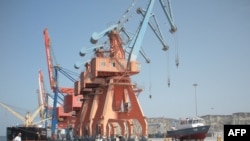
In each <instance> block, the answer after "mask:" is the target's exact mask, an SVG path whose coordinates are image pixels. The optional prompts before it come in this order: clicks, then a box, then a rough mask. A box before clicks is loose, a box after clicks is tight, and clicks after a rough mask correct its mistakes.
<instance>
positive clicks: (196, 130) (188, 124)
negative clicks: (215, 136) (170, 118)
mask: <svg viewBox="0 0 250 141" xmlns="http://www.w3.org/2000/svg"><path fill="white" fill-rule="evenodd" d="M209 128H210V125H206V124H205V120H204V119H202V118H200V117H193V118H185V119H183V118H182V119H180V120H179V121H178V122H177V123H175V124H174V126H173V127H172V130H170V131H167V137H169V138H174V139H180V140H184V139H199V140H203V139H205V138H206V135H207V132H208V130H209Z"/></svg>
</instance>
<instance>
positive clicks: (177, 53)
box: [174, 32, 180, 68]
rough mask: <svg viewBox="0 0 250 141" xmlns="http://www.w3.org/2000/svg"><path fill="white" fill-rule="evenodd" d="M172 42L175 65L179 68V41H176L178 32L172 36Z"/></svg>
mask: <svg viewBox="0 0 250 141" xmlns="http://www.w3.org/2000/svg"><path fill="white" fill-rule="evenodd" d="M174 40H175V65H176V67H177V68H178V67H179V63H180V62H179V61H180V60H179V39H178V32H176V33H175V34H174Z"/></svg>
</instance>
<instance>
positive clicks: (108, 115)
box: [44, 0, 179, 140]
mask: <svg viewBox="0 0 250 141" xmlns="http://www.w3.org/2000/svg"><path fill="white" fill-rule="evenodd" d="M135 2H136V1H133V2H132V4H131V5H130V7H129V8H128V9H127V10H126V12H125V13H124V15H123V16H122V19H120V20H119V21H118V22H117V23H116V24H113V25H111V26H109V27H108V28H106V29H104V30H103V31H101V32H100V33H97V32H94V33H93V34H92V36H91V39H90V42H91V43H92V44H95V45H94V46H93V47H90V48H83V49H81V51H80V55H81V56H84V55H86V53H88V52H89V51H90V50H91V51H92V50H93V52H94V57H93V58H92V59H91V60H90V61H88V62H82V63H80V64H79V63H76V64H75V67H76V68H79V67H81V66H85V70H84V71H83V72H81V74H80V78H79V80H78V81H76V82H75V83H74V88H73V89H74V92H72V88H69V89H66V90H69V91H70V92H69V93H70V94H69V97H70V98H71V99H73V102H72V101H71V104H67V103H64V107H65V105H66V106H68V107H69V105H70V108H68V110H67V112H65V111H64V112H65V114H66V118H65V119H72V118H71V117H72V113H71V112H72V111H74V107H73V104H72V103H74V99H76V98H79V97H81V105H80V106H79V104H78V105H76V107H75V108H77V110H75V111H74V113H75V117H74V120H70V124H71V126H72V131H73V133H72V134H73V137H72V140H96V139H99V140H114V139H116V138H117V137H119V138H120V139H124V140H135V138H137V137H138V139H140V140H147V138H148V129H147V127H148V126H147V121H146V117H145V115H144V114H143V111H142V108H141V106H140V104H139V101H138V99H137V95H138V93H140V92H141V91H142V89H140V88H138V87H137V85H136V84H135V83H133V81H132V76H134V75H137V74H138V73H139V72H140V68H141V64H140V62H138V61H137V56H138V54H141V55H142V56H143V57H144V59H145V60H146V62H148V63H149V62H150V60H149V59H148V58H147V57H146V55H145V54H144V52H143V50H142V49H141V46H142V40H143V37H144V35H145V32H146V29H147V26H149V27H150V28H151V29H152V31H153V32H154V34H155V35H156V37H157V38H158V39H159V40H160V42H161V44H162V45H163V50H164V51H168V49H169V46H168V45H167V43H166V41H165V40H164V38H163V36H162V34H161V31H160V29H159V25H158V23H157V21H156V18H155V15H154V14H153V7H154V3H155V0H150V1H149V4H148V5H147V8H146V9H145V10H144V9H142V8H138V9H136V12H137V14H139V15H140V16H141V17H142V20H141V21H139V24H138V27H137V29H136V31H135V33H134V34H130V33H129V32H128V31H127V30H126V28H125V24H126V23H127V22H128V21H129V18H131V17H133V16H131V15H129V13H130V12H131V10H132V8H133V7H134V5H135ZM159 2H160V5H161V6H162V9H163V12H164V14H165V15H166V17H167V20H168V22H169V24H170V27H171V28H170V32H171V33H175V32H176V31H177V28H176V26H175V24H174V21H173V18H172V13H171V6H170V1H169V0H168V1H167V2H165V1H164V0H159ZM150 19H152V20H150ZM151 21H154V23H152V22H151ZM44 35H45V41H47V42H46V50H47V51H49V50H48V49H49V48H48V47H49V46H50V45H49V44H48V43H49V38H48V33H47V29H45V30H44ZM105 37H106V38H108V39H106V40H108V41H106V42H108V44H105V43H106V42H105V43H104V44H101V43H100V41H99V40H102V39H105ZM122 37H123V38H122ZM124 38H127V40H126V41H125V40H124ZM48 55H49V53H47V60H49V59H50V56H48ZM176 65H177V66H178V65H179V60H178V59H176ZM48 66H49V69H50V70H49V73H50V76H52V74H51V72H52V70H51V69H52V68H53V67H52V65H51V62H48ZM52 81H55V82H56V81H57V80H56V79H53V80H52V79H51V83H52ZM55 82H53V83H55ZM55 84H57V83H55ZM53 86H55V85H53ZM52 89H53V91H54V92H55V94H57V92H58V91H59V90H60V88H59V87H58V86H55V87H53V88H52ZM62 90H63V89H62ZM72 93H73V94H72ZM54 106H55V105H54ZM67 113H70V114H67ZM52 118H53V119H54V121H55V122H54V123H53V119H52V132H53V133H54V130H55V127H56V124H57V122H56V118H58V116H56V113H54V117H52ZM135 122H137V123H138V124H139V126H140V128H139V130H140V131H136V132H135ZM58 123H59V122H58ZM138 132H139V133H138Z"/></svg>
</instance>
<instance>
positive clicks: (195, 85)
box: [193, 83, 198, 116]
mask: <svg viewBox="0 0 250 141" xmlns="http://www.w3.org/2000/svg"><path fill="white" fill-rule="evenodd" d="M193 86H194V94H195V113H196V116H197V96H196V87H197V86H198V84H197V83H194V84H193Z"/></svg>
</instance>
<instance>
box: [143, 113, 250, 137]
mask: <svg viewBox="0 0 250 141" xmlns="http://www.w3.org/2000/svg"><path fill="white" fill-rule="evenodd" d="M201 117H202V118H204V119H205V121H206V124H208V125H210V126H211V127H210V130H209V133H208V135H212V133H222V131H223V127H224V125H225V124H230V125H235V124H242V125H250V113H246V112H240V113H233V114H232V115H204V116H201ZM174 120H177V119H171V118H165V117H160V118H147V121H148V133H149V134H155V135H156V134H164V133H166V131H167V130H170V129H171V125H172V122H173V121H174Z"/></svg>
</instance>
